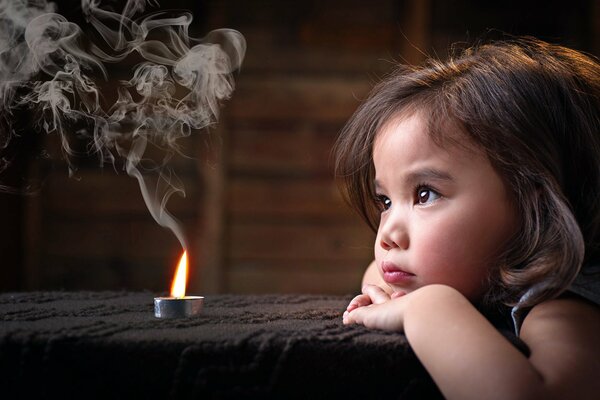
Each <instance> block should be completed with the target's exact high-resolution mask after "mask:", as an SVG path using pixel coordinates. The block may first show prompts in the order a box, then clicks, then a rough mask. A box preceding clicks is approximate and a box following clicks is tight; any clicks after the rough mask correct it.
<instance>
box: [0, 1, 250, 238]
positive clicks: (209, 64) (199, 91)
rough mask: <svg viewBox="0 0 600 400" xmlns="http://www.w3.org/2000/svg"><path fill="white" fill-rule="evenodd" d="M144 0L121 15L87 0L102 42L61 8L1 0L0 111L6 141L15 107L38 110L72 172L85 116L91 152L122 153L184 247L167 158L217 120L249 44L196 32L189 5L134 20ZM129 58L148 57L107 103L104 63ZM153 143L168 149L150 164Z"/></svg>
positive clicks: (177, 189) (118, 156)
mask: <svg viewBox="0 0 600 400" xmlns="http://www.w3.org/2000/svg"><path fill="white" fill-rule="evenodd" d="M146 3H147V2H146V0H128V1H127V2H126V4H125V6H124V8H123V10H122V12H121V13H117V12H115V11H111V10H109V9H108V7H106V8H103V7H101V1H100V0H82V1H81V8H82V11H83V14H84V16H85V18H86V21H87V22H88V23H89V25H90V27H92V28H93V32H95V33H96V38H97V39H98V40H99V41H100V43H94V41H93V40H91V39H90V38H89V37H86V36H85V34H84V32H83V31H82V29H81V28H80V27H79V26H78V25H77V24H75V23H72V22H69V21H68V20H67V19H66V18H65V17H63V16H61V15H59V14H57V13H56V12H55V11H56V7H55V5H54V4H53V3H47V2H46V0H29V1H28V0H0V115H1V116H2V118H3V119H4V120H5V125H7V126H8V128H9V129H8V131H7V132H3V133H2V140H1V141H0V148H3V147H5V146H7V144H8V142H9V141H10V139H11V136H12V134H13V133H12V130H11V129H10V127H11V124H10V122H11V120H10V118H11V114H12V111H13V110H14V109H16V108H18V107H31V108H34V109H35V110H38V111H40V115H42V118H41V119H40V128H42V129H43V130H44V131H45V132H47V133H55V134H57V135H58V136H59V137H60V141H61V144H62V149H63V152H64V155H65V158H66V160H67V162H68V165H69V173H70V174H72V173H73V171H74V168H75V166H74V165H73V164H72V163H71V162H70V160H71V158H72V157H73V156H76V155H77V151H76V150H74V149H73V147H72V146H71V145H70V143H71V141H72V140H73V138H72V136H73V133H72V132H73V130H74V128H73V127H74V126H76V124H79V125H81V124H82V123H83V124H84V126H86V127H87V128H86V129H85V130H83V131H82V130H81V129H80V128H79V129H77V130H76V131H77V134H78V135H81V134H86V135H88V136H89V137H90V138H91V144H92V145H91V148H90V149H89V150H90V151H92V152H94V153H96V154H97V155H98V157H99V160H100V162H101V163H112V164H113V165H114V163H115V161H116V160H124V168H125V170H126V171H127V173H128V174H129V175H131V176H132V177H135V178H136V179H137V180H138V182H139V186H140V189H141V192H142V196H143V198H144V201H145V202H146V205H147V207H148V210H149V211H150V213H151V215H152V217H153V218H154V219H155V220H156V221H157V222H158V223H159V224H160V225H161V226H163V227H166V228H169V229H171V230H172V231H173V233H174V234H175V235H176V236H177V238H178V240H179V241H180V243H181V245H182V247H184V248H187V245H186V241H185V236H184V234H183V232H182V229H181V227H180V224H179V223H178V221H177V220H176V219H175V218H174V217H173V216H172V215H171V214H170V213H169V212H168V211H167V209H166V204H167V202H168V200H169V198H170V197H171V196H172V195H173V194H175V193H177V194H180V195H183V196H185V191H184V188H183V185H182V184H181V182H180V181H179V179H178V178H177V176H176V175H175V173H174V172H173V170H172V168H170V167H169V165H168V161H169V159H170V156H171V155H172V154H173V153H174V152H180V150H181V149H180V148H179V146H178V140H179V139H181V138H183V137H186V136H189V135H190V134H191V132H192V131H193V130H199V129H204V128H206V127H208V126H210V125H211V124H213V123H215V122H216V121H217V118H218V115H219V104H220V102H221V101H222V100H225V99H228V98H229V97H230V96H231V93H232V91H233V89H234V82H233V78H232V73H233V72H234V71H235V70H237V69H239V68H240V65H241V62H242V60H243V58H244V54H245V50H246V42H245V39H244V37H243V36H242V35H241V34H240V33H239V32H237V31H235V30H231V29H219V30H215V31H212V32H210V33H209V34H208V35H206V36H205V37H203V38H200V39H196V38H192V37H190V36H189V34H188V27H189V26H190V24H191V22H192V15H191V14H190V13H187V12H181V13H179V14H178V15H176V16H173V13H172V12H170V13H165V12H160V11H159V12H154V13H151V14H148V15H142V16H140V17H137V18H136V15H138V14H140V13H143V12H144V11H145V9H146V5H147V4H146ZM148 3H151V5H157V4H156V2H153V1H148ZM86 40H87V46H85V45H84V43H86ZM130 55H134V56H137V57H141V58H142V59H143V60H144V61H143V62H141V63H139V64H138V65H137V66H136V67H135V69H134V70H133V73H132V76H131V78H130V79H129V80H127V81H120V82H119V87H118V88H117V93H118V96H117V97H118V98H117V100H116V101H115V102H114V104H112V106H110V107H106V106H104V107H103V106H102V104H101V99H102V97H103V96H102V94H101V90H100V88H99V87H100V85H99V84H98V83H99V81H106V80H107V79H108V72H107V68H106V65H107V63H119V62H121V61H123V60H125V59H126V58H127V57H128V56H130ZM150 143H151V144H152V145H154V146H157V147H159V148H161V149H164V150H165V151H166V154H167V156H165V157H164V158H163V159H162V160H160V161H159V162H156V163H155V166H154V168H151V169H150V170H148V169H146V168H142V167H141V162H142V160H143V159H144V154H145V152H146V148H147V146H148V144H150ZM149 172H151V173H149Z"/></svg>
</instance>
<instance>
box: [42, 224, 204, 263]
mask: <svg viewBox="0 0 600 400" xmlns="http://www.w3.org/2000/svg"><path fill="white" fill-rule="evenodd" d="M182 226H183V227H184V230H185V231H186V232H191V231H193V230H194V228H195V222H194V221H193V220H185V221H182ZM41 229H42V233H41V237H42V238H43V243H41V250H40V251H41V252H43V254H42V255H40V259H39V263H40V265H43V263H44V260H43V258H44V256H47V255H48V256H55V257H80V258H85V257H87V258H89V259H95V258H97V259H110V258H111V257H115V258H126V259H131V260H135V259H139V258H147V257H163V256H164V255H165V254H179V253H180V250H181V246H180V244H179V242H178V240H177V239H176V238H175V236H174V235H173V234H172V233H171V231H170V230H168V229H165V228H162V227H160V226H159V225H158V224H156V222H154V220H152V219H151V218H150V217H148V218H147V219H140V220H135V219H130V220H98V219H85V218H80V219H78V220H66V219H54V220H53V221H48V220H45V221H44V222H43V225H42V227H41ZM187 236H188V237H190V235H189V234H188V235H187Z"/></svg>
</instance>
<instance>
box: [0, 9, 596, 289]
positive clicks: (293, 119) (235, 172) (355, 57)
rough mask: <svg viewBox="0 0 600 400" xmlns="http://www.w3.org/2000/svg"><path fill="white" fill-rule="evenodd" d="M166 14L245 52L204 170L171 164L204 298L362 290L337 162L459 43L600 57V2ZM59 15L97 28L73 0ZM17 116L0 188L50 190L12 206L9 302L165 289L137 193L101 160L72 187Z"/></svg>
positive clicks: (208, 140)
mask: <svg viewBox="0 0 600 400" xmlns="http://www.w3.org/2000/svg"><path fill="white" fill-rule="evenodd" d="M160 3H161V5H162V6H163V7H162V8H167V7H168V8H184V9H188V10H190V11H192V12H193V14H194V18H195V19H194V23H193V25H192V27H191V29H190V33H191V35H192V36H194V37H201V36H203V35H204V34H206V33H207V32H208V31H210V30H212V29H217V28H225V27H227V28H233V29H237V30H239V31H240V32H241V33H242V34H243V35H244V36H245V38H246V40H247V43H248V49H247V53H246V59H245V60H244V63H243V66H242V69H241V71H240V72H239V73H236V76H235V79H236V83H237V88H236V91H235V92H234V95H233V98H232V99H231V100H230V101H228V102H226V103H225V104H224V107H223V110H222V116H221V122H220V123H219V125H218V126H217V127H216V128H215V129H212V130H211V131H210V132H195V134H194V135H193V136H192V137H191V138H190V139H189V140H187V141H186V142H185V146H186V151H187V153H188V154H190V155H192V156H193V158H192V159H185V158H179V159H176V160H174V163H173V166H174V167H175V169H176V171H177V173H178V174H179V175H180V177H181V178H182V180H183V181H184V183H185V184H186V189H187V196H186V198H173V199H172V201H171V202H170V203H169V207H168V208H169V210H171V211H172V213H173V214H174V215H175V216H177V217H178V218H179V219H180V220H181V221H182V224H183V226H184V228H185V230H186V233H187V236H188V241H189V242H190V243H191V246H190V249H189V250H190V257H191V261H192V271H191V281H190V284H189V286H190V292H193V293H215V292H231V293H265V292H307V293H308V292H310V293H335V294H342V293H343V294H345V293H350V292H355V291H357V290H358V289H359V284H360V277H361V274H362V272H363V270H364V268H365V266H366V265H367V263H368V262H369V261H370V259H371V257H372V255H371V254H372V244H371V242H372V239H373V235H372V233H371V232H369V230H368V229H367V228H366V227H365V226H364V224H363V223H362V222H361V221H360V220H359V219H358V217H357V216H355V215H354V214H353V213H352V212H351V211H350V210H349V209H348V208H347V207H346V206H345V204H344V203H343V201H342V200H341V198H340V196H339V194H338V193H337V189H336V185H335V182H334V179H333V174H332V162H331V158H330V149H331V146H332V144H333V142H334V140H335V137H336V135H337V134H338V132H339V131H340V129H341V127H342V126H343V124H344V122H345V121H346V120H347V119H348V117H349V116H350V115H351V114H352V112H353V111H354V109H355V108H356V107H357V105H358V104H359V102H360V100H361V99H363V98H364V97H365V95H366V93H367V92H368V90H369V89H370V87H371V86H372V85H373V83H375V82H376V81H377V80H378V79H379V78H380V77H381V76H382V75H384V74H385V73H386V72H387V71H389V70H390V69H391V68H393V66H394V63H395V62H397V61H402V62H409V63H418V62H421V61H422V60H423V58H424V54H429V55H436V56H438V57H440V58H444V57H445V55H446V54H447V49H448V48H449V47H450V46H451V45H452V44H453V43H456V42H463V43H464V42H472V41H474V40H477V39H481V38H499V37H502V35H503V34H504V33H508V34H513V35H533V36H536V37H538V38H541V39H544V40H547V41H550V42H554V43H559V44H564V45H567V46H570V47H574V48H576V49H580V50H583V51H587V52H590V53H592V54H595V55H598V54H600V2H598V1H594V0H577V1H553V0H550V1H506V0H504V1H475V0H471V1H466V0H456V1H451V0H450V1H442V0H422V1H419V0H411V1H409V0H406V1H390V0H380V1H370V2H366V1H359V0H330V1H327V0H321V1H315V0H306V1H276V0H256V1H233V0H221V1H175V0H172V1H168V2H167V1H164V0H163V1H160ZM57 5H58V12H59V13H61V14H63V15H65V16H66V17H67V18H68V19H69V20H71V21H74V22H77V23H78V24H79V25H80V26H82V28H83V29H84V30H85V29H86V23H85V21H83V19H82V18H81V15H80V10H79V3H78V2H77V1H61V2H58V4H57ZM151 10H152V8H151V7H150V8H149V9H148V11H151ZM126 67H127V68H125V67H123V66H121V67H120V68H121V69H116V68H114V69H113V70H111V73H112V75H111V79H113V80H116V79H117V78H122V76H121V75H123V76H126V75H127V74H128V73H129V71H130V69H129V68H128V67H129V66H126ZM109 85H110V82H109ZM11 118H15V119H17V120H18V121H19V123H20V126H21V127H20V129H21V133H22V135H21V138H20V139H19V140H18V141H15V142H14V143H13V145H12V146H11V148H10V149H7V150H5V153H4V155H5V156H8V158H9V159H12V164H11V165H10V168H8V169H7V170H6V171H4V172H3V174H2V175H1V176H0V180H1V181H2V182H3V183H9V184H12V185H13V186H14V187H17V188H21V189H22V188H23V187H24V186H25V185H27V184H28V183H31V182H38V183H41V185H40V186H39V188H38V190H37V191H36V192H35V193H34V194H32V195H29V196H20V195H9V194H0V218H1V221H2V228H1V229H0V290H2V291H14V290H40V289H53V290H54V289H66V290H78V289H90V290H117V289H126V290H143V289H147V290H151V291H154V292H161V291H165V290H167V288H168V286H169V283H170V280H171V275H172V272H173V269H174V266H175V263H176V261H177V258H178V257H179V254H180V252H181V248H180V246H179V243H178V242H177V240H176V239H175V238H174V236H173V235H172V234H171V233H170V232H169V231H167V230H164V229H162V228H160V227H159V226H158V225H157V224H156V223H155V222H154V221H153V220H152V218H151V216H150V214H149V213H148V211H147V210H146V207H145V205H144V204H143V201H142V198H141V195H140V192H139V189H138V187H137V183H136V181H135V180H134V179H132V178H130V177H129V176H127V174H126V173H124V172H123V171H122V170H119V169H118V168H117V169H116V170H115V169H113V168H112V167H111V166H105V167H104V168H100V167H99V166H98V163H97V162H96V161H95V160H91V159H82V160H78V167H79V169H78V171H77V174H76V175H75V177H74V178H69V177H68V170H67V166H66V163H65V161H64V159H63V158H62V156H61V154H60V152H59V151H58V150H57V138H55V137H53V136H52V135H45V134H41V133H40V132H36V131H34V130H32V129H31V124H30V122H31V120H32V118H34V116H32V115H30V114H28V113H27V112H25V111H21V112H18V113H16V114H15V115H14V116H12V117H11ZM41 150H43V151H45V152H46V153H47V154H49V155H50V157H42V156H40V151H41ZM42 154H43V153H42Z"/></svg>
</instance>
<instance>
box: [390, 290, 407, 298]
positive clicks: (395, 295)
mask: <svg viewBox="0 0 600 400" xmlns="http://www.w3.org/2000/svg"><path fill="white" fill-rule="evenodd" d="M405 294H406V292H404V291H400V292H394V293H392V296H391V298H392V299H397V298H398V297H402V296H404V295H405Z"/></svg>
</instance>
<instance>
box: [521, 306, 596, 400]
mask: <svg viewBox="0 0 600 400" xmlns="http://www.w3.org/2000/svg"><path fill="white" fill-rule="evenodd" d="M521 339H523V341H525V342H526V343H527V345H528V346H529V348H530V350H531V356H530V362H531V364H532V365H533V366H534V368H535V369H536V370H537V371H538V372H539V373H540V375H541V377H542V378H543V380H544V381H545V382H546V383H547V384H548V385H549V386H551V387H552V388H553V389H555V390H556V391H555V393H557V394H561V395H564V396H566V397H564V398H592V397H593V396H597V394H598V392H600V379H598V378H599V375H598V371H600V307H598V306H597V305H594V304H592V303H589V302H587V301H585V300H583V299H580V298H578V297H576V296H565V297H561V298H559V299H555V300H550V301H547V302H544V303H542V304H539V305H537V306H535V307H534V308H533V309H532V310H531V312H530V313H529V315H528V316H527V318H526V319H525V321H524V322H523V327H522V330H521ZM559 397H560V396H559Z"/></svg>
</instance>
